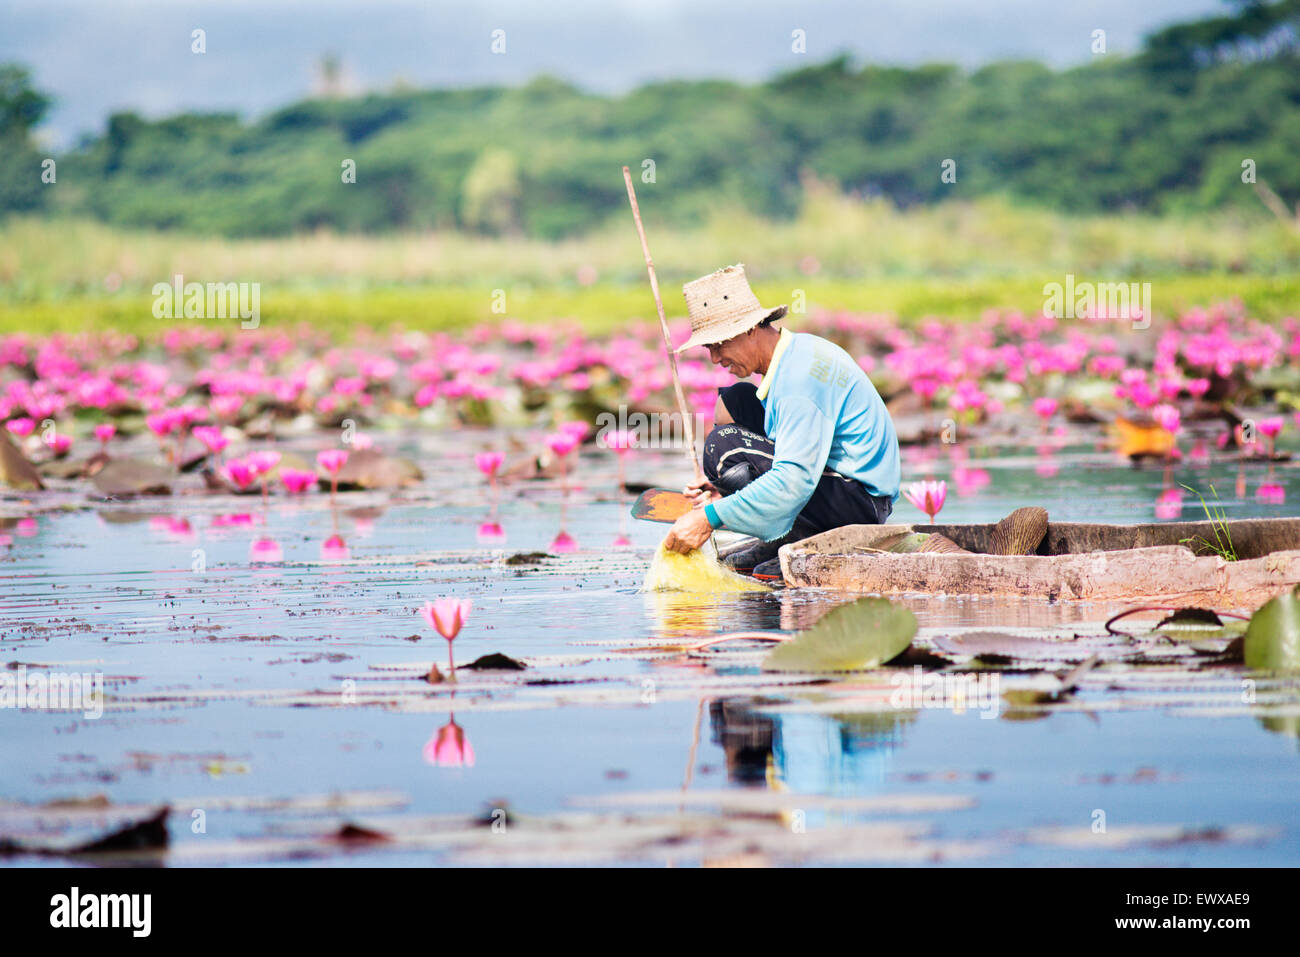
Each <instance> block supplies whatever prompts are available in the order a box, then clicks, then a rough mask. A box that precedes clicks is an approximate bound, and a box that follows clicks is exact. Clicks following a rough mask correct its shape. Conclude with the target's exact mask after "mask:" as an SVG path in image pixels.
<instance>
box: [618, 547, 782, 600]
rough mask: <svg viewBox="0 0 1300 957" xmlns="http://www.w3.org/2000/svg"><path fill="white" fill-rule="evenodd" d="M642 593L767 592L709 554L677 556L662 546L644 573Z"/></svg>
mask: <svg viewBox="0 0 1300 957" xmlns="http://www.w3.org/2000/svg"><path fill="white" fill-rule="evenodd" d="M641 590H642V591H685V592H707V593H711V594H725V593H728V592H746V591H767V590H768V588H767V586H766V585H764V584H762V583H761V582H756V581H754V579H752V578H746V577H745V576H744V575H739V574H737V573H736V572H733V571H732V570H731V569H730V568H727V567H725V566H723V565H722V564H721V563H719V561H718V559H717V558H716V557H715V556H714V555H713V554H711V553H706V552H704V551H703V550H701V549H698V548H697V549H696V550H695V551H693V552H690V553H689V554H686V555H680V554H678V553H677V552H670V551H669V550H668V549H666V548H664V546H663V543H662V542H661V543H660V545H659V549H658V551H656V552H655V557H654V558H653V559H652V560H651V562H650V568H649V569H648V570H647V571H646V573H645V581H644V582H643V583H642V585H641Z"/></svg>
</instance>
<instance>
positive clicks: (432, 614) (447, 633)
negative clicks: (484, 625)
mask: <svg viewBox="0 0 1300 957" xmlns="http://www.w3.org/2000/svg"><path fill="white" fill-rule="evenodd" d="M472 606H473V603H472V602H471V601H470V600H469V599H460V598H439V599H438V600H437V601H426V602H425V603H424V607H423V608H421V609H420V615H421V617H422V618H424V620H425V621H426V622H428V624H429V627H430V628H432V629H434V630H435V631H436V632H438V634H440V635H442V637H444V638H446V639H447V640H448V641H454V640H455V638H456V636H457V635H458V634H460V629H461V628H462V627H463V626H464V624H465V622H466V620H467V619H468V618H469V613H470V609H471V607H472Z"/></svg>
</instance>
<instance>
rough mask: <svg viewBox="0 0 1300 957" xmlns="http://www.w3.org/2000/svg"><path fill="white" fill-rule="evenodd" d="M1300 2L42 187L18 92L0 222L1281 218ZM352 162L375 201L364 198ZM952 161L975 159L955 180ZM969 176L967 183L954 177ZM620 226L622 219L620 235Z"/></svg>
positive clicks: (95, 156) (38, 104)
mask: <svg viewBox="0 0 1300 957" xmlns="http://www.w3.org/2000/svg"><path fill="white" fill-rule="evenodd" d="M1298 30H1300V0H1281V2H1276V3H1262V2H1255V0H1245V2H1242V0H1238V2H1236V3H1235V4H1234V5H1233V10H1232V11H1231V12H1229V13H1228V14H1225V15H1224V16H1221V17H1215V18H1209V19H1205V20H1200V21H1195V22H1192V23H1184V24H1177V25H1175V26H1173V27H1169V28H1167V29H1165V30H1162V31H1160V32H1158V33H1156V34H1153V35H1152V36H1150V37H1148V38H1147V40H1146V42H1145V45H1144V47H1143V49H1142V50H1141V52H1140V53H1138V54H1136V55H1133V56H1127V57H1124V56H1119V55H1116V54H1109V53H1106V54H1100V53H1099V54H1097V55H1095V56H1094V57H1093V58H1092V61H1091V62H1089V63H1087V64H1085V65H1082V66H1078V67H1074V68H1070V69H1065V70H1052V69H1049V68H1048V67H1046V66H1044V65H1042V64H1039V63H1036V62H1031V61H1011V62H998V63H994V64H991V65H988V66H985V67H983V68H981V69H977V70H974V71H965V70H961V69H959V68H957V67H954V66H949V65H928V66H921V67H917V68H896V67H884V66H874V65H863V66H856V65H855V64H854V63H853V62H852V60H851V59H850V58H849V57H848V56H839V57H836V58H834V59H831V60H829V61H827V62H823V63H820V64H816V65H812V66H809V67H808V68H806V69H801V70H796V71H793V72H789V73H785V74H782V75H780V76H777V77H775V78H773V79H771V80H770V81H768V82H764V83H758V84H753V85H742V84H738V83H729V82H719V81H677V82H664V83H655V84H651V85H646V86H643V87H641V88H639V89H636V90H634V91H632V92H630V93H628V94H626V95H623V96H600V95H595V94H591V93H588V92H584V91H582V90H580V89H577V88H575V87H574V86H572V85H570V84H567V83H565V82H562V81H560V80H557V79H554V78H550V77H540V78H537V79H535V80H534V81H532V82H531V83H528V84H527V85H525V86H522V87H516V88H499V87H494V88H476V89H459V90H446V89H443V90H425V91H411V90H395V91H392V92H389V93H384V94H374V95H368V96H365V97H360V98H316V99H309V100H305V101H303V102H299V103H295V104H293V105H290V106H287V107H285V108H283V109H281V110H278V111H277V112H275V113H273V114H271V115H268V116H266V117H264V118H262V119H260V120H258V121H256V122H247V121H244V120H242V119H241V118H239V117H238V116H235V115H225V114H201V115H200V114H185V115H180V116H175V117H171V118H167V119H162V120H158V121H149V120H145V119H142V118H141V117H139V116H137V115H135V114H133V113H120V114H116V115H114V116H112V117H111V118H110V119H109V121H108V124H107V129H106V130H105V131H104V133H103V134H102V135H98V136H95V137H91V138H89V139H87V140H86V141H84V142H83V143H81V144H79V145H78V146H77V147H76V148H75V149H73V150H71V151H69V152H67V153H66V154H63V155H60V156H58V157H57V162H58V188H57V189H54V188H50V187H49V186H48V185H47V184H42V183H41V181H40V172H41V169H40V162H41V154H40V153H39V151H37V150H36V148H35V146H34V145H33V141H32V131H33V129H34V128H35V127H36V125H37V124H38V123H39V121H40V119H41V117H42V116H43V115H44V112H45V110H46V109H47V107H48V105H49V100H48V97H46V96H45V95H43V94H41V93H40V92H38V91H36V90H34V89H32V87H31V83H30V78H29V76H28V74H27V73H26V72H25V71H24V70H22V69H21V68H20V67H17V66H8V67H3V68H0V150H2V153H3V156H4V158H5V162H4V164H3V167H4V168H3V171H2V172H0V212H5V211H31V210H44V211H47V212H58V213H66V214H70V215H89V216H92V217H95V218H98V219H100V220H102V221H104V222H107V223H110V224H118V225H123V226H133V227H150V228H160V229H177V230H185V231H187V232H196V233H209V234H218V235H228V236H257V235H284V234H288V233H293V232H296V231H302V230H313V229H320V228H328V229H333V230H338V231H344V232H381V231H387V230H395V229H408V230H409V229H424V228H437V229H461V230H467V231H476V232H482V233H487V234H493V235H512V234H521V235H529V236H535V237H544V238H557V237H563V236H567V235H573V234H580V233H583V232H585V231H588V230H590V229H591V228H593V227H595V226H597V225H600V224H601V223H602V221H603V220H604V219H606V218H607V217H609V216H610V215H614V214H617V215H620V216H621V215H624V213H623V211H622V207H623V205H624V203H625V199H624V192H623V183H622V179H621V176H620V175H619V167H621V166H622V165H625V164H626V165H629V166H631V167H632V168H633V170H634V171H636V172H638V173H640V172H642V171H643V169H646V166H645V161H646V160H652V161H653V164H654V165H653V172H654V181H653V183H646V184H645V185H641V186H640V189H641V190H643V191H653V195H654V196H655V202H654V210H655V214H656V216H657V217H662V218H663V219H664V220H667V221H671V222H674V223H678V224H682V225H686V224H691V223H695V222H699V221H701V220H702V219H703V218H704V217H705V216H706V215H707V214H708V212H709V211H710V210H711V209H716V208H718V207H719V206H724V205H726V204H740V205H743V206H745V207H746V208H748V209H750V210H752V211H754V212H757V213H761V214H764V215H767V216H771V217H776V218H780V217H786V216H790V215H792V214H793V213H794V212H795V211H796V209H797V208H798V206H799V203H800V199H801V197H802V195H803V183H804V182H805V180H804V177H806V176H807V175H808V174H810V173H811V174H812V175H814V176H816V177H817V178H818V179H819V180H828V181H831V182H834V183H836V184H838V186H839V187H840V188H841V189H843V190H845V191H847V192H850V193H853V194H859V195H863V196H885V197H888V198H889V199H890V200H892V201H893V202H894V203H896V204H898V205H899V206H902V207H907V206H911V205H914V204H918V203H932V202H937V201H941V200H943V199H946V198H956V197H960V198H966V199H969V198H973V197H976V196H981V195H987V194H1001V195H1005V196H1008V197H1010V198H1012V199H1014V200H1016V201H1023V202H1026V203H1030V204H1035V205H1040V206H1045V207H1048V208H1053V209H1059V210H1062V211H1071V212H1076V213H1096V212H1106V211H1124V210H1143V211H1148V212H1159V213H1165V212H1171V213H1172V212H1195V211H1199V210H1207V209H1212V208H1221V207H1224V206H1231V205H1234V204H1240V205H1243V206H1249V207H1251V208H1252V209H1259V210H1262V206H1260V204H1259V200H1258V199H1257V198H1256V197H1255V196H1254V195H1253V194H1254V188H1253V187H1252V186H1250V185H1248V183H1246V182H1244V181H1243V173H1245V172H1247V170H1246V166H1247V165H1248V166H1249V171H1250V172H1251V173H1253V175H1254V176H1257V177H1258V178H1259V179H1260V180H1262V181H1264V182H1265V183H1266V184H1267V185H1268V186H1269V187H1270V188H1271V189H1272V190H1273V191H1274V192H1275V193H1277V194H1278V195H1280V196H1281V197H1282V198H1283V200H1284V201H1285V202H1286V203H1288V204H1290V205H1292V206H1294V204H1295V203H1296V202H1297V201H1300V69H1297V67H1298V66H1300V63H1298V60H1300V54H1298V53H1297V51H1298V50H1300V43H1298V42H1297V35H1298ZM349 161H350V163H351V164H355V165H354V169H355V182H347V181H346V180H347V179H348V166H349ZM947 161H952V162H951V163H949V162H947ZM945 169H947V170H948V171H949V175H948V176H944V175H943V173H944V170H945ZM615 211H617V212H615Z"/></svg>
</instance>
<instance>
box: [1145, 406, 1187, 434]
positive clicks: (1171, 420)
mask: <svg viewBox="0 0 1300 957" xmlns="http://www.w3.org/2000/svg"><path fill="white" fill-rule="evenodd" d="M1151 417H1152V418H1153V419H1155V420H1156V425H1158V426H1160V428H1162V429H1164V430H1165V431H1166V432H1173V433H1177V432H1178V428H1179V426H1180V425H1181V423H1182V416H1181V415H1179V413H1178V410H1177V409H1176V408H1174V407H1173V406H1172V405H1158V406H1156V407H1155V408H1154V409H1152V410H1151Z"/></svg>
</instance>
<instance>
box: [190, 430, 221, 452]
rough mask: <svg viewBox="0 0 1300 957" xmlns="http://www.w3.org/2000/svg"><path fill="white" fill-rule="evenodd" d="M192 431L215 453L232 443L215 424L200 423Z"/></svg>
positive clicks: (205, 446)
mask: <svg viewBox="0 0 1300 957" xmlns="http://www.w3.org/2000/svg"><path fill="white" fill-rule="evenodd" d="M191 432H192V433H193V435H194V437H195V438H196V439H198V440H199V441H200V442H201V443H203V447H204V448H206V449H207V450H208V451H209V452H211V453H212V454H213V455H218V454H220V453H221V451H222V450H223V449H225V447H226V446H227V445H229V444H230V440H229V439H227V438H226V437H225V436H224V435H222V433H221V429H220V428H219V427H218V426H215V425H198V426H195V427H194V428H193V429H192V430H191Z"/></svg>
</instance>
